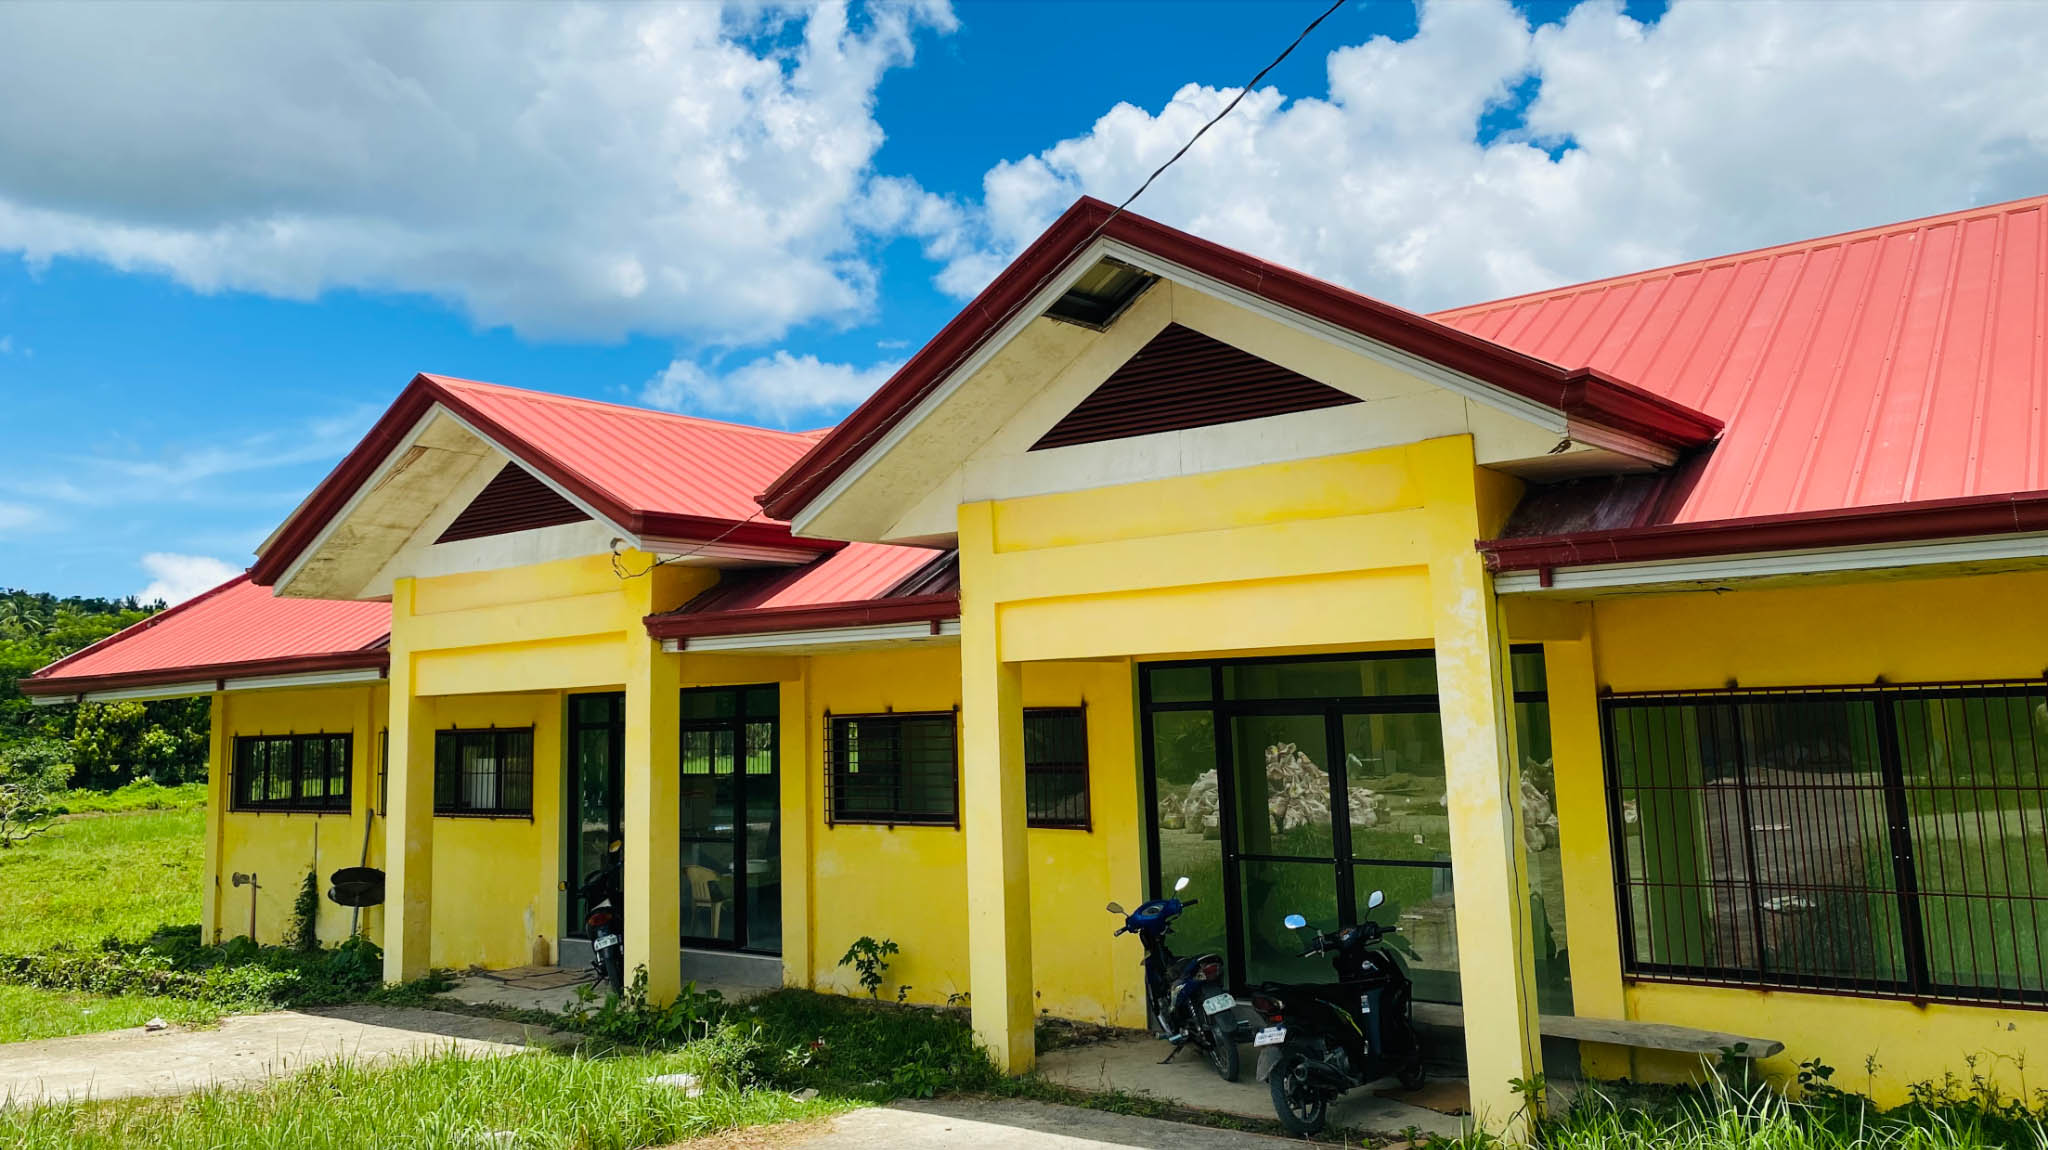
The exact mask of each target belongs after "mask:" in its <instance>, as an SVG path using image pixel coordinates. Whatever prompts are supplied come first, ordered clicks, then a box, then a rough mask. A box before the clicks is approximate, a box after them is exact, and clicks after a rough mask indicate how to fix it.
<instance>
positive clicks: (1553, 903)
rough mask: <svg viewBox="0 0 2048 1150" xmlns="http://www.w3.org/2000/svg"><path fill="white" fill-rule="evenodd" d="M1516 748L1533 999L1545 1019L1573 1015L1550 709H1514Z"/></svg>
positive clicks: (1527, 706) (1539, 706) (1520, 706)
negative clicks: (1533, 967) (1519, 756)
mask: <svg viewBox="0 0 2048 1150" xmlns="http://www.w3.org/2000/svg"><path fill="white" fill-rule="evenodd" d="M1514 709H1515V745H1516V746H1518V747H1520V748H1521V752H1522V836H1523V839H1524V842H1525V845H1526V846H1527V848H1528V859H1529V912H1530V914H1529V922H1530V928H1531V930H1532V931H1533V932H1534V940H1533V941H1534V947H1533V949H1534V950H1535V952H1536V996H1537V1001H1538V1003H1539V1004H1540V1005H1541V1007H1542V1009H1543V1011H1544V1013H1546V1014H1570V1013H1572V975H1571V964H1570V963H1569V962H1568V961H1567V952H1568V951H1569V949H1570V948H1569V945H1568V943H1567V940H1566V936H1565V921H1564V860H1563V857H1562V856H1561V855H1560V854H1559V852H1558V849H1557V846H1558V839H1557V778H1556V773H1555V772H1554V771H1553V770H1552V766H1551V750H1550V707H1549V704H1547V703H1541V702H1534V703H1516V704H1515V708H1514Z"/></svg>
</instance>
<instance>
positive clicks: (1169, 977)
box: [1109, 875, 1238, 1082]
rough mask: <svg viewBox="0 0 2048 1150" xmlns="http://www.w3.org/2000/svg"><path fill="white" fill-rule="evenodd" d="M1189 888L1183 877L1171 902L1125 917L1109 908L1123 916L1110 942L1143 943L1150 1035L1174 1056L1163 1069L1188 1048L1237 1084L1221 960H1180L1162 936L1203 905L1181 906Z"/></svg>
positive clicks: (1112, 908)
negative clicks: (1131, 937)
mask: <svg viewBox="0 0 2048 1150" xmlns="http://www.w3.org/2000/svg"><path fill="white" fill-rule="evenodd" d="M1187 887H1188V880H1187V877H1186V876H1185V875H1183V876H1182V877H1181V879H1180V881H1179V882H1176V883H1174V884H1173V893H1174V897H1172V898H1163V899H1161V898H1155V899H1152V900H1150V901H1148V902H1146V903H1143V904H1141V905H1140V906H1139V907H1138V909H1136V910H1134V911H1130V912H1129V913H1125V911H1124V908H1123V907H1122V906H1120V905H1118V904H1117V903H1110V904H1109V913H1111V914H1116V915H1123V916H1124V924H1123V926H1121V927H1119V928H1118V929H1117V932H1116V935H1112V936H1111V937H1112V938H1114V937H1116V936H1117V935H1124V934H1135V935H1137V936H1138V941H1139V942H1140V943H1142V944H1144V948H1145V1006H1146V1016H1147V1018H1148V1019H1149V1020H1150V1022H1151V1024H1152V1030H1153V1032H1154V1033H1155V1034H1157V1035H1159V1036H1160V1037H1161V1038H1164V1039H1165V1040H1166V1041H1167V1042H1169V1043H1171V1044H1172V1045H1173V1051H1172V1053H1170V1054H1168V1055H1167V1056H1166V1057H1165V1058H1164V1059H1162V1060H1161V1063H1162V1065H1163V1064H1164V1063H1167V1062H1171V1061H1173V1059H1174V1057H1175V1055H1178V1054H1179V1053H1180V1052H1181V1051H1182V1050H1183V1049H1185V1048H1187V1047H1188V1046H1194V1047H1195V1048H1197V1049H1199V1050H1200V1051H1201V1052H1202V1053H1203V1055H1204V1056H1205V1057H1207V1058H1208V1060H1209V1065H1210V1066H1212V1067H1214V1068H1215V1070H1216V1073H1218V1074H1220V1075H1222V1076H1223V1081H1225V1082H1235V1081H1237V1075H1238V1054H1237V1020H1236V1019H1235V1018H1234V1017H1233V1016H1232V1011H1233V1010H1234V1009H1235V1008H1236V1006H1237V998H1236V996H1235V995H1233V994H1231V993H1230V990H1229V988H1227V987H1226V986H1225V985H1224V984H1223V959H1222V958H1221V957H1220V956H1218V955H1214V954H1201V955H1196V956H1195V957H1193V958H1179V957H1176V956H1175V955H1174V953H1173V948H1172V947H1170V946H1168V945H1167V942H1166V936H1167V935H1169V934H1171V933H1173V920H1174V919H1176V918H1179V917H1180V915H1181V912H1182V911H1185V910H1186V909H1187V908H1189V907H1191V906H1194V905H1195V904H1197V903H1198V902H1200V901H1201V900H1200V899H1192V898H1191V899H1188V900H1187V901H1185V902H1183V901H1181V899H1180V897H1179V896H1180V892H1181V891H1184V890H1186V889H1187Z"/></svg>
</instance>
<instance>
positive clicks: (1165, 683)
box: [1145, 666, 1211, 703]
mask: <svg viewBox="0 0 2048 1150" xmlns="http://www.w3.org/2000/svg"><path fill="white" fill-rule="evenodd" d="M1145 675H1146V677H1147V679H1148V680H1149V681H1148V683H1147V685H1148V686H1149V687H1150V688H1151V690H1152V701H1153V702H1155V703H1206V702H1208V701H1209V692H1210V690H1211V683H1210V681H1209V668H1208V667H1206V666H1202V667H1152V668H1149V669H1147V670H1146V672H1145Z"/></svg>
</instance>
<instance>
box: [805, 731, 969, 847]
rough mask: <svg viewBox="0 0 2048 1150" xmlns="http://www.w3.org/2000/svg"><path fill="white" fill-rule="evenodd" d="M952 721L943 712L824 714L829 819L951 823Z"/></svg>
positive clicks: (956, 774) (954, 796)
mask: <svg viewBox="0 0 2048 1150" xmlns="http://www.w3.org/2000/svg"><path fill="white" fill-rule="evenodd" d="M955 719H956V717H955V715H954V713H953V712H951V711H939V712H933V713H925V714H889V715H830V714H828V715H826V716H825V747H826V760H827V761H826V763H825V786H826V800H827V801H826V804H825V809H826V810H827V811H828V812H830V816H831V821H832V822H834V823H882V824H885V825H890V826H895V825H901V824H916V825H926V826H959V825H960V770H959V746H958V740H957V736H956V733H955V732H956V727H957V723H956V721H955Z"/></svg>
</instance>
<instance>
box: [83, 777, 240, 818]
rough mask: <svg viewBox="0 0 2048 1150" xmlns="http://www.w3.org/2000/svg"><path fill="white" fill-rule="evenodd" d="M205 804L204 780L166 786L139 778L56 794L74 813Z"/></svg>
mask: <svg viewBox="0 0 2048 1150" xmlns="http://www.w3.org/2000/svg"><path fill="white" fill-rule="evenodd" d="M205 805H206V784H205V783H179V784H178V785H177V786H175V787H166V786H161V785H159V784H158V783H157V781H156V780H155V779H137V780H136V781H134V782H132V783H129V784H127V785H126V786H123V787H118V788H116V789H114V790H111V791H66V792H64V793H63V794H61V795H58V796H57V808H58V809H59V810H60V811H62V812H64V813H66V814H74V815H76V814H125V813H127V812H130V811H183V810H195V809H198V808H202V807H204V806H205Z"/></svg>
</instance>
